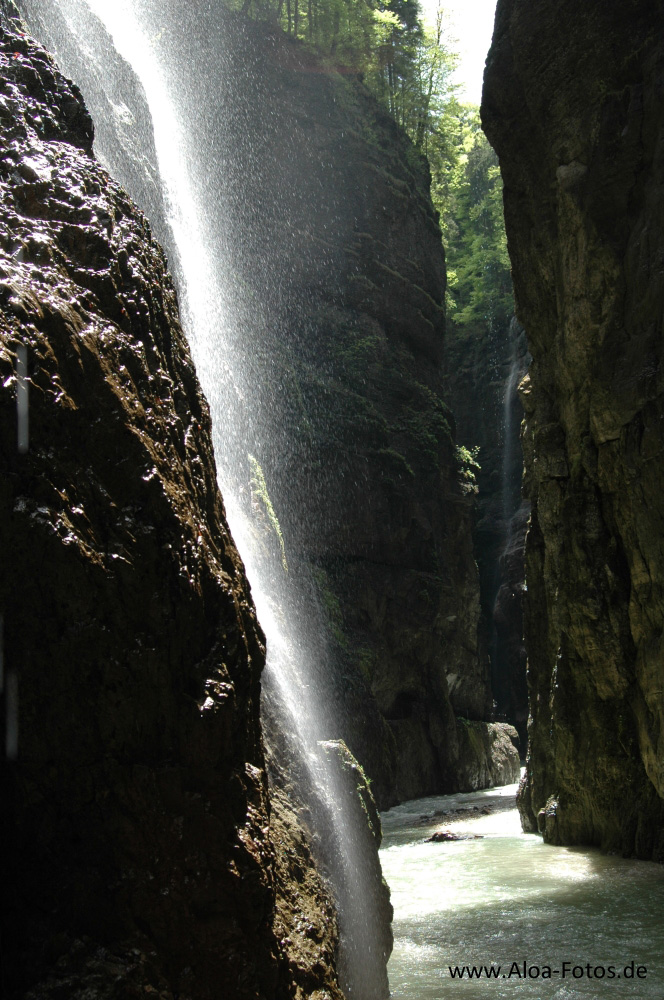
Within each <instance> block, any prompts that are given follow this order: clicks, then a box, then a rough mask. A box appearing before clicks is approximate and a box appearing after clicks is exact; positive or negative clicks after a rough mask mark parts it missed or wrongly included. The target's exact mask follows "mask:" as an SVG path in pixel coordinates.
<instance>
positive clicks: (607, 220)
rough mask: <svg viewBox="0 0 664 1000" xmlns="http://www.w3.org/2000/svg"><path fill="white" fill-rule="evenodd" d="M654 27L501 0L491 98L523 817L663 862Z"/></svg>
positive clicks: (662, 310) (657, 52) (637, 9)
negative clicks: (523, 653) (503, 235)
mask: <svg viewBox="0 0 664 1000" xmlns="http://www.w3.org/2000/svg"><path fill="white" fill-rule="evenodd" d="M663 19H664V7H663V5H662V3H661V2H659V0H633V2H630V3H620V4H618V3H606V2H604V0H588V2H585V3H583V4H578V3H576V2H572V0H562V2H555V3H554V2H552V0H500V2H499V4H498V9H497V14H496V26H495V33H494V40H493V45H492V49H491V52H490V55H489V59H488V62H487V70H486V75H485V85H484V97H483V107H482V117H483V123H484V127H485V129H486V132H487V135H488V137H489V139H490V141H491V143H492V144H493V145H494V147H495V149H496V151H497V153H498V156H499V159H500V163H501V170H502V173H503V178H504V183H505V212H506V223H507V235H508V244H509V250H510V255H511V259H512V268H513V277H514V286H515V294H516V303H517V314H518V316H519V319H520V320H521V322H522V323H523V324H524V326H525V328H526V331H527V335H528V344H529V350H530V352H531V354H532V357H533V363H532V365H531V368H530V378H529V382H528V384H527V385H525V386H524V390H525V391H524V392H522V399H523V401H524V405H525V407H526V410H527V424H526V430H525V436H524V447H525V452H526V482H527V488H528V491H529V495H530V498H531V501H532V504H533V513H532V520H531V526H530V530H529V533H528V539H527V544H526V580H527V588H528V589H527V595H526V601H525V620H526V621H525V625H526V640H527V646H528V658H529V666H528V685H529V694H530V705H531V713H532V720H531V723H530V727H529V732H530V740H531V744H530V745H531V753H530V759H529V763H528V775H527V781H526V783H525V785H524V788H523V790H522V793H521V797H520V807H521V809H522V812H523V815H524V816H525V823H526V826H527V827H528V828H529V829H533V828H535V827H536V826H539V827H540V829H542V831H543V833H544V836H545V837H546V839H547V840H549V841H552V842H555V843H591V844H598V845H601V846H602V847H604V848H606V849H610V850H616V851H621V852H623V853H625V854H635V855H637V856H639V857H643V858H655V859H658V860H660V861H661V860H664V834H663V833H662V831H663V830H664V766H663V765H662V761H664V742H663V740H664V734H663V724H664V696H663V693H662V692H663V687H662V641H661V637H662V633H663V630H664V600H663V597H662V592H663V584H662V563H663V557H664V531H663V530H662V524H663V506H662V505H663V497H664V490H663V488H662V487H663V483H664V472H663V465H662V426H663V425H662V416H663V415H664V394H663V391H662V345H663V344H664V337H663V333H664V331H663V329H662V317H663V316H664V280H663V278H662V267H661V261H662V255H663V253H664V237H663V233H664V199H663V198H662V187H661V177H662V170H663V169H664V142H663V140H662V136H663V134H664V131H663V113H664V112H663V109H664V103H663V102H662V72H663V66H664V48H663V45H662V32H661V26H662V23H663Z"/></svg>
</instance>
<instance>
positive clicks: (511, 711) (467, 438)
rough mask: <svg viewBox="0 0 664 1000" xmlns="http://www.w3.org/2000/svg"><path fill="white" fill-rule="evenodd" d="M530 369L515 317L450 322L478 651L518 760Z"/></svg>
mask: <svg viewBox="0 0 664 1000" xmlns="http://www.w3.org/2000/svg"><path fill="white" fill-rule="evenodd" d="M527 368H528V354H527V346H526V338H525V334H524V331H523V328H522V327H521V326H520V324H519V323H518V322H517V321H516V319H514V317H512V318H511V321H510V320H509V319H507V318H506V317H504V316H499V317H495V318H494V317H487V320H486V321H485V322H481V323H480V322H476V323H474V324H472V326H470V327H467V326H460V325H457V324H455V323H454V322H453V321H449V320H448V324H447V331H446V337H445V361H444V369H445V389H446V394H447V398H448V399H449V402H450V405H451V407H452V410H453V412H454V417H455V421H456V427H457V435H458V438H459V440H460V441H463V443H464V445H465V446H466V447H468V448H479V452H478V454H477V460H478V463H479V469H477V470H476V480H477V495H476V497H475V517H474V539H475V556H476V560H477V567H478V571H479V579H480V606H481V610H482V617H481V624H480V648H481V650H482V652H485V653H486V652H488V655H489V659H490V663H491V691H492V696H493V700H494V711H495V714H496V717H497V718H500V719H506V720H507V721H508V722H509V723H511V724H512V725H514V726H516V728H517V730H518V733H519V750H520V753H521V755H522V756H525V748H526V745H527V722H528V693H527V690H526V651H525V646H524V643H523V615H522V596H523V587H524V559H523V552H524V544H525V530H526V522H527V520H528V512H529V504H528V501H527V500H524V499H523V498H522V496H521V480H522V477H523V453H522V450H521V440H520V438H521V420H522V417H523V408H522V406H521V403H520V400H519V394H518V384H519V381H520V380H521V378H522V377H523V375H525V373H526V370H527Z"/></svg>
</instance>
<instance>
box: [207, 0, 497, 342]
mask: <svg viewBox="0 0 664 1000" xmlns="http://www.w3.org/2000/svg"><path fill="white" fill-rule="evenodd" d="M225 2H226V3H227V4H228V5H229V6H231V7H234V8H236V9H242V10H243V11H244V12H245V13H248V14H249V15H250V16H252V17H257V18H261V17H263V18H271V19H274V18H275V17H276V19H277V21H278V23H279V24H280V25H281V27H282V28H283V30H284V31H285V32H286V33H287V34H288V35H289V36H290V37H291V38H296V39H298V40H300V41H301V42H302V43H304V44H306V45H309V46H311V47H312V48H313V49H315V50H316V52H317V53H318V54H319V55H320V56H322V57H323V59H324V61H326V62H327V63H328V65H330V67H331V68H338V69H341V70H343V71H344V72H347V71H350V72H351V73H355V74H357V75H358V76H359V77H361V78H362V79H363V80H364V82H365V84H366V85H367V86H368V87H369V89H370V90H371V91H372V92H373V94H374V95H375V96H376V97H377V98H378V100H379V101H380V102H381V103H382V104H383V106H384V107H385V108H386V109H387V110H388V111H389V112H390V114H391V115H392V116H393V118H394V120H395V121H396V122H397V123H398V124H399V125H400V126H402V128H403V129H404V130H405V132H406V133H407V134H408V136H409V137H410V139H411V140H412V143H413V146H412V147H411V149H412V152H413V154H416V155H417V154H419V153H422V154H424V155H425V156H426V157H427V158H428V161H429V165H430V168H431V176H432V198H433V202H434V206H435V207H436V208H437V210H438V212H439V215H440V225H441V231H442V235H443V242H444V244H445V246H446V250H447V263H448V291H447V296H446V302H447V310H448V314H449V316H450V318H451V319H453V321H454V323H455V325H456V326H458V327H460V328H462V329H463V328H469V327H472V326H477V324H478V323H479V324H482V325H483V326H485V327H486V326H488V327H489V328H493V327H498V326H502V325H504V324H505V323H506V322H507V321H508V320H509V317H510V316H511V315H512V312H513V300H512V283H511V278H510V266H509V259H508V255H507V241H506V237H505V229H504V224H503V210H502V182H501V178H500V171H499V168H498V162H497V159H496V156H495V154H494V152H493V150H492V149H491V147H490V146H489V144H488V142H487V140H486V138H485V136H484V134H483V133H482V130H481V126H480V119H479V111H478V109H477V108H476V107H474V106H472V105H466V104H462V103H460V102H459V100H458V98H457V90H458V87H457V86H456V85H455V84H454V83H453V82H452V77H453V74H454V70H455V68H456V66H457V63H458V55H457V54H456V52H455V51H454V46H455V44H456V43H455V42H453V41H452V40H451V39H450V37H449V30H448V27H447V26H448V21H449V18H448V15H447V12H446V11H445V8H444V6H442V5H440V6H439V8H438V11H437V14H436V17H435V23H434V26H433V27H432V28H429V27H425V26H424V25H423V24H422V20H421V11H420V3H419V0H225ZM338 91H339V93H338V103H339V104H340V107H343V105H344V103H348V102H350V103H353V88H352V87H349V86H347V85H346V84H345V81H343V85H341V82H340V85H339V87H338ZM350 118H352V115H350V114H349V119H350ZM358 360H359V359H358Z"/></svg>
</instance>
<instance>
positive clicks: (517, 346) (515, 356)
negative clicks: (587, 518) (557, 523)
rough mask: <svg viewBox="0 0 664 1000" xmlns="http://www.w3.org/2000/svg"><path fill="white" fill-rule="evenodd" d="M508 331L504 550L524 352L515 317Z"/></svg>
mask: <svg viewBox="0 0 664 1000" xmlns="http://www.w3.org/2000/svg"><path fill="white" fill-rule="evenodd" d="M509 332H510V340H511V343H512V351H511V359H510V367H509V374H508V376H507V381H506V382H505V392H504V395H503V457H502V467H501V493H500V496H501V511H502V517H503V520H504V523H505V544H504V550H506V549H507V548H508V547H509V542H510V536H511V530H512V529H511V522H512V518H513V516H514V514H515V512H516V510H517V508H518V506H519V488H520V483H521V475H520V472H521V454H520V452H521V449H520V445H519V438H518V427H517V421H518V423H519V424H520V423H521V414H520V407H519V405H518V397H517V392H516V390H517V386H518V384H519V382H520V381H521V379H522V378H523V375H524V372H525V370H526V367H527V360H526V356H525V352H524V351H523V349H522V347H523V345H522V344H521V342H520V340H521V338H520V336H519V334H520V333H521V327H520V325H519V323H518V322H517V321H516V319H512V321H511V323H510V331H509ZM517 462H518V465H517Z"/></svg>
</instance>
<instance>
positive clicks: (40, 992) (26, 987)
mask: <svg viewBox="0 0 664 1000" xmlns="http://www.w3.org/2000/svg"><path fill="white" fill-rule="evenodd" d="M2 10H3V11H4V10H6V5H5V6H4V7H3V8H2ZM0 23H2V25H3V27H2V34H1V35H0V63H1V64H2V82H1V83H0V144H1V152H0V194H1V198H0V412H1V414H2V420H0V437H1V438H2V441H1V448H0V465H1V470H0V471H1V475H0V510H1V511H2V517H0V545H1V546H2V551H3V560H4V562H3V565H4V572H3V573H2V575H1V576H0V611H1V613H2V624H3V641H4V646H3V662H4V670H5V691H4V702H5V704H4V710H3V720H5V730H4V744H3V745H4V747H5V750H6V755H5V756H3V759H2V763H1V767H0V780H1V787H2V798H3V816H4V819H3V823H4V827H5V843H4V845H3V854H2V859H3V879H2V881H3V890H4V897H5V905H4V907H3V914H2V939H3V949H2V950H3V954H2V981H3V990H4V993H3V995H5V996H8V997H11V998H16V997H24V996H25V997H31V998H35V1000H36V998H37V997H38V998H39V1000H46V998H53V1000H55V998H56V997H62V996H66V997H68V998H71V1000H83V998H86V1000H89V998H91V997H94V998H96V1000H102V998H104V1000H106V998H108V1000H111V998H117V997H122V998H123V1000H124V998H129V997H138V996H145V995H148V994H151V995H152V994H158V995H159V996H160V997H162V998H164V1000H171V998H173V1000H175V998H176V997H179V998H180V1000H186V998H191V1000H193V998H196V1000H206V998H209V1000H212V998H213V997H218V996H219V990H220V984H223V995H224V997H227V998H229V1000H231V998H232V1000H243V998H246V1000H249V998H252V1000H253V998H256V997H258V996H260V997H265V998H276V997H280V998H281V997H284V996H288V997H294V998H295V997H297V998H304V997H305V996H306V997H310V996H316V995H318V996H320V997H323V996H324V997H328V998H331V1000H341V993H340V991H339V989H338V986H337V980H336V974H335V971H334V954H335V951H336V947H337V942H338V932H337V926H336V920H335V917H334V912H333V907H332V904H331V901H330V899H329V893H328V890H327V888H326V887H325V885H324V883H323V880H322V879H321V877H320V876H318V875H317V874H316V871H315V869H314V865H313V862H312V859H311V854H310V851H309V848H308V847H307V845H306V842H305V841H306V837H305V829H304V826H303V825H302V824H301V823H300V822H299V820H298V819H297V817H296V816H295V815H294V812H293V807H292V806H290V805H289V803H287V802H282V801H281V800H275V803H274V811H273V814H272V818H271V813H270V804H269V800H268V790H267V782H266V775H265V760H264V753H263V746H262V737H261V730H260V724H259V691H260V684H259V678H260V672H261V669H262V667H263V663H264V655H265V650H264V640H263V636H262V633H261V630H260V627H259V625H258V623H257V621H256V617H255V613H254V609H253V604H252V601H251V596H250V591H249V585H248V583H247V580H246V578H245V575H244V570H243V567H242V564H241V561H240V559H239V556H238V554H237V551H236V549H235V546H234V544H233V542H232V540H231V538H230V535H229V532H228V528H227V525H226V521H225V516H224V509H223V504H222V500H221V496H220V494H219V491H218V488H217V483H216V469H215V461H214V456H213V452H212V444H211V433H210V415H209V410H208V406H207V403H206V402H205V400H204V398H203V396H202V394H201V391H200V388H199V386H198V382H197V380H196V376H195V372H194V368H193V365H192V362H191V358H190V354H189V349H188V347H187V344H186V342H185V339H184V336H183V334H182V330H181V327H180V322H179V319H178V310H177V301H176V296H175V292H174V290H173V286H172V284H171V281H170V278H169V277H168V274H167V271H166V265H165V260H164V256H163V253H162V251H161V250H160V248H159V247H158V246H157V244H156V243H155V242H154V241H153V240H152V238H151V234H150V229H149V226H148V224H147V223H146V221H145V219H144V217H143V216H142V214H141V213H140V212H139V211H138V210H137V209H136V208H135V206H134V205H133V204H132V202H131V201H130V200H129V198H128V197H127V195H126V194H125V192H124V191H123V190H122V189H121V188H119V187H118V186H117V184H115V183H114V182H113V181H112V180H111V179H110V178H109V176H108V175H107V174H106V172H105V171H104V170H103V169H102V168H101V167H100V166H99V164H98V163H97V162H96V161H95V160H94V159H93V157H92V156H91V153H90V148H91V142H92V136H93V128H92V123H91V120H90V117H89V115H88V114H87V112H86V110H85V108H84V106H83V104H82V101H81V98H80V94H79V93H78V91H77V89H76V88H75V87H74V86H73V85H71V84H70V83H68V82H67V81H66V80H65V79H64V78H63V77H62V76H61V75H60V73H59V72H58V71H57V69H56V68H55V66H54V64H53V62H52V61H51V59H50V57H49V56H47V54H46V53H45V52H44V51H43V50H42V49H41V48H39V47H38V46H36V45H35V44H34V43H33V42H32V41H31V40H30V39H28V38H26V37H24V36H23V35H22V34H21V33H19V32H17V31H16V30H12V29H10V28H9V26H8V23H7V21H6V19H5V18H4V17H2V18H0ZM26 398H27V400H28V401H29V410H28V409H27V408H26V407H25V406H24V405H23V404H24V402H25V400H26ZM17 403H18V407H17ZM17 425H18V426H17ZM275 845H276V846H277V847H278V850H279V859H278V860H277V859H276V858H275ZM316 991H319V992H318V993H317V992H316Z"/></svg>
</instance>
